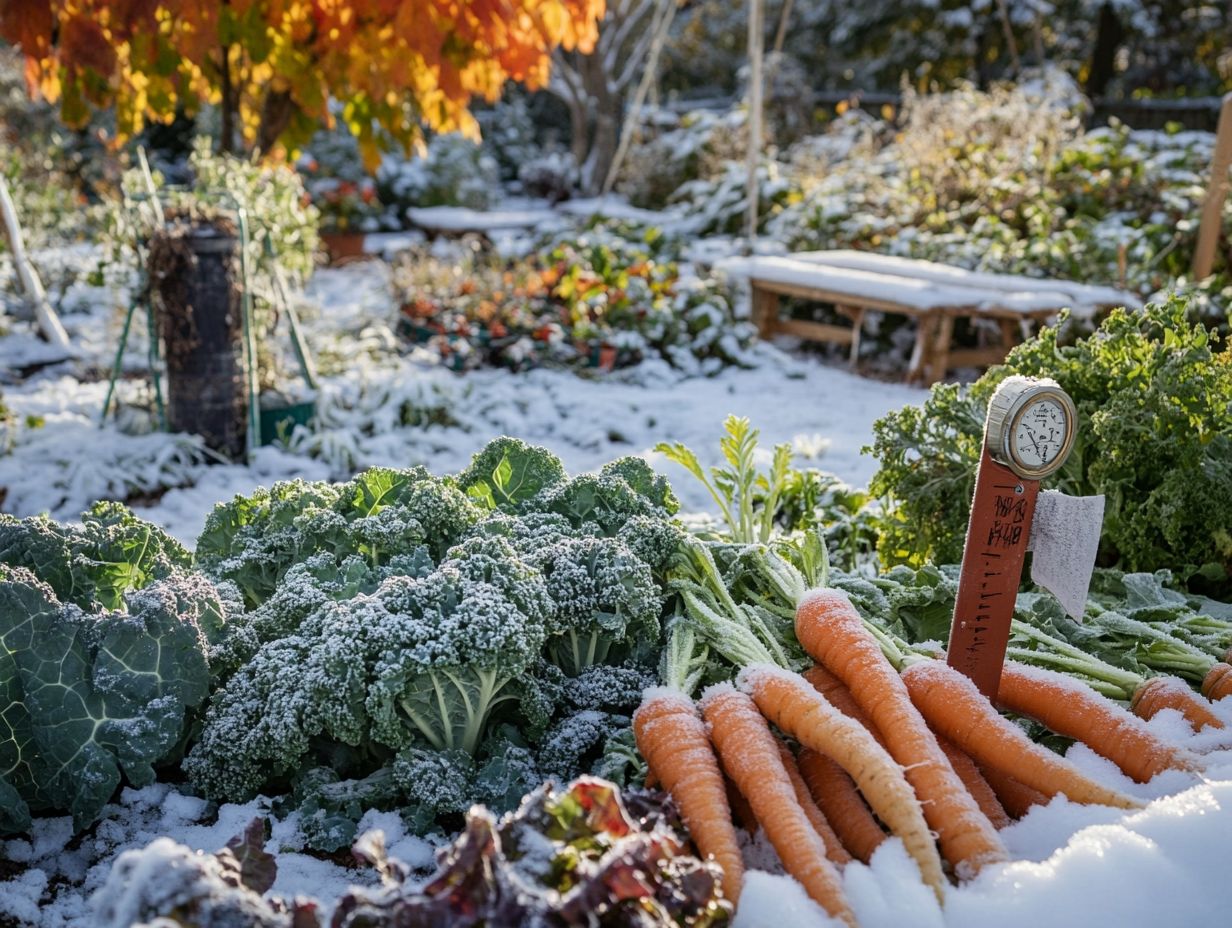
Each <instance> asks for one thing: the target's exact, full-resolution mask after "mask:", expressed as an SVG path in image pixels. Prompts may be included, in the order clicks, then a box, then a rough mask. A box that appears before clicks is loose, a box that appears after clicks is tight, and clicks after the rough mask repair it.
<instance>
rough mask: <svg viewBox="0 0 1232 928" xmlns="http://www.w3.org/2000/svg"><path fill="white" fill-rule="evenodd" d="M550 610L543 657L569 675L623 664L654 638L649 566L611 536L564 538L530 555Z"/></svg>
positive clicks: (655, 611)
mask: <svg viewBox="0 0 1232 928" xmlns="http://www.w3.org/2000/svg"><path fill="white" fill-rule="evenodd" d="M534 561H535V563H536V564H537V565H538V566H539V568H540V569H541V570H542V571H543V574H544V577H545V578H546V580H547V589H548V595H549V596H551V598H552V602H553V604H554V606H555V608H554V610H553V614H552V624H551V632H552V638H551V640H550V641H549V642H548V645H547V650H546V652H545V653H546V655H547V657H548V659H549V660H550V661H551V662H552V663H554V664H556V666H558V667H560V668H561V669H562V670H564V671H565V673H566V674H568V675H570V676H577V675H578V674H580V673H582V672H583V671H584V670H585V669H586V668H587V667H590V666H591V665H593V664H602V663H609V662H615V661H618V660H622V659H623V658H624V657H625V656H626V655H627V654H628V653H629V652H631V651H633V650H635V649H636V645H637V643H638V642H639V641H647V642H653V641H655V640H657V639H658V637H659V610H660V605H661V599H660V593H659V588H658V586H657V584H656V583H655V580H654V576H653V575H652V573H651V571H650V568H649V567H648V566H647V565H646V563H645V562H644V561H642V560H641V559H640V558H638V557H637V556H636V555H634V554H633V552H632V551H630V550H629V548H628V547H627V546H626V545H624V544H623V543H622V542H620V541H618V540H616V539H614V538H592V537H581V538H566V539H562V540H560V541H557V542H556V543H554V544H551V545H549V546H547V547H546V548H543V549H542V550H540V551H539V552H538V553H537V554H536V555H535V557H534Z"/></svg>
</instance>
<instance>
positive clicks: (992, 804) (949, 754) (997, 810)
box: [937, 737, 1010, 830]
mask: <svg viewBox="0 0 1232 928" xmlns="http://www.w3.org/2000/svg"><path fill="white" fill-rule="evenodd" d="M937 744H939V745H940V746H941V750H942V751H944V752H945V757H946V760H948V761H949V762H950V766H951V767H953V768H954V772H955V773H956V774H958V779H960V780H962V782H963V786H965V787H966V788H967V792H969V793H970V794H971V798H972V799H974V800H975V802H976V805H978V806H979V807H980V811H981V812H983V813H984V814H985V815H986V816H988V820H989V821H990V822H992V826H993V827H994V828H996V829H998V830H1000V829H1002V828H1004V827H1005V826H1006V825H1009V824H1010V817H1009V816H1008V815H1007V814H1006V812H1005V809H1004V807H1002V805H1001V803H1000V801H998V799H997V794H996V793H994V792H993V789H992V787H991V786H989V785H988V781H987V780H985V779H984V777H983V775H982V774H981V773H980V768H979V767H977V766H976V765H975V761H973V760H972V759H971V758H970V757H968V756H967V755H966V754H964V753H963V752H962V751H960V750H958V748H956V747H955V746H954V745H953V744H951V743H950V742H949V741H947V740H946V739H945V738H942V737H938V738H937Z"/></svg>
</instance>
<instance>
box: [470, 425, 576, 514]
mask: <svg viewBox="0 0 1232 928" xmlns="http://www.w3.org/2000/svg"><path fill="white" fill-rule="evenodd" d="M564 481H565V469H564V467H563V466H562V465H561V463H560V459H559V458H557V457H556V456H555V455H554V454H552V452H550V451H548V450H547V449H545V448H536V447H533V446H531V445H528V444H526V443H525V442H523V441H519V440H518V439H516V438H508V437H502V438H497V439H495V440H493V441H490V442H488V445H487V447H485V448H484V449H483V450H482V451H480V452H479V453H478V454H476V455H475V457H474V459H473V460H472V461H471V465H470V467H468V468H467V469H466V470H464V471H463V472H462V473H460V474H459V475H458V486H459V487H461V489H462V491H463V492H464V493H466V495H467V496H469V497H470V498H471V499H472V500H474V501H475V502H476V503H477V504H478V505H480V506H482V507H483V508H484V509H488V510H492V509H512V508H514V507H517V506H518V505H519V504H521V503H522V502H524V501H525V500H528V499H530V498H531V497H533V496H535V495H537V494H538V493H539V492H541V491H542V490H544V489H546V488H548V487H551V486H555V485H556V484H558V483H563V482H564Z"/></svg>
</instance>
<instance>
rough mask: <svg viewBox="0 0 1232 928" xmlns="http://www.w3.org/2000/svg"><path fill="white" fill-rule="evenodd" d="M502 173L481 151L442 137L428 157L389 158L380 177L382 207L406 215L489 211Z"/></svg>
mask: <svg viewBox="0 0 1232 928" xmlns="http://www.w3.org/2000/svg"><path fill="white" fill-rule="evenodd" d="M499 179H500V170H499V167H498V165H497V163H496V160H495V159H494V158H493V157H492V156H491V155H489V154H488V153H487V152H485V151H484V149H483V148H482V147H480V146H479V145H477V144H475V143H474V142H472V141H471V140H470V139H467V138H464V137H463V136H461V135H457V134H450V135H437V136H434V137H433V138H432V139H431V141H429V142H428V147H427V151H426V153H424V154H423V155H422V156H420V155H415V156H412V157H411V158H405V157H403V156H401V155H387V156H386V157H385V160H383V161H382V162H381V166H380V167H379V168H378V169H377V172H376V183H377V194H378V195H379V196H380V199H381V202H382V203H388V204H391V205H393V206H395V207H396V208H397V210H398V214H399V215H402V214H403V213H404V212H405V210H406V208H407V207H408V206H466V207H469V208H471V209H486V208H487V207H488V206H489V205H490V204H491V202H492V200H493V199H494V198H495V194H496V189H497V184H498V181H499Z"/></svg>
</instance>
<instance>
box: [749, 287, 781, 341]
mask: <svg viewBox="0 0 1232 928" xmlns="http://www.w3.org/2000/svg"><path fill="white" fill-rule="evenodd" d="M749 286H750V290H751V292H752V296H751V297H750V299H751V302H752V310H753V313H752V315H753V324H754V325H755V326H757V334H758V336H760V337H761V338H771V337H773V335H774V332H775V330H776V329H777V328H778V322H779V295H778V294H777V293H774V292H772V291H770V290H764V289H762V288H761V287H759V286H757V281H752V282H751V283H750V285H749Z"/></svg>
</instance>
